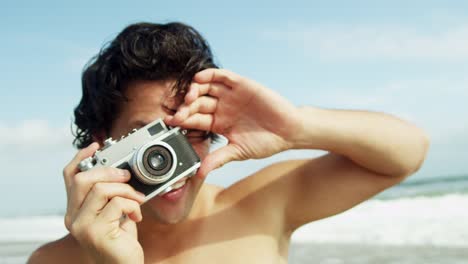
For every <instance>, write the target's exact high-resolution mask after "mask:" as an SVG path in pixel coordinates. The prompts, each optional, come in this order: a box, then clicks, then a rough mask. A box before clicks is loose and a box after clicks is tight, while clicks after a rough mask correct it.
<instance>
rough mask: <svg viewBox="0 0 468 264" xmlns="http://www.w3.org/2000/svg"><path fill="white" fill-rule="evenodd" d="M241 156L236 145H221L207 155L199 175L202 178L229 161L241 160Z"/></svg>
mask: <svg viewBox="0 0 468 264" xmlns="http://www.w3.org/2000/svg"><path fill="white" fill-rule="evenodd" d="M239 156H240V155H239V151H238V149H237V148H236V147H234V145H232V144H228V145H226V146H224V147H221V148H219V149H217V150H215V151H213V152H211V153H210V154H208V156H206V157H205V159H204V160H203V161H202V164H201V166H200V169H199V170H198V173H197V175H198V176H199V177H201V178H205V177H206V176H207V175H208V173H210V172H211V171H213V170H215V169H217V168H220V167H222V166H223V165H224V164H226V163H228V162H229V161H233V160H239Z"/></svg>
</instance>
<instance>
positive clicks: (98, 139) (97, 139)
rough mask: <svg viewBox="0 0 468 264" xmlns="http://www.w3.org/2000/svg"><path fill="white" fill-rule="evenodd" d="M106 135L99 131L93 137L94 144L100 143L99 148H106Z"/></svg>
mask: <svg viewBox="0 0 468 264" xmlns="http://www.w3.org/2000/svg"><path fill="white" fill-rule="evenodd" d="M106 138H107V137H106V133H105V132H104V131H99V132H97V133H94V134H93V135H92V139H93V142H97V143H99V146H100V147H102V146H104V140H106Z"/></svg>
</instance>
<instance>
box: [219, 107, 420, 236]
mask: <svg viewBox="0 0 468 264" xmlns="http://www.w3.org/2000/svg"><path fill="white" fill-rule="evenodd" d="M300 116H301V120H302V124H303V126H302V129H301V130H300V131H297V136H296V137H295V138H294V139H293V140H291V142H290V147H291V148H294V149H322V150H326V151H329V153H328V154H327V155H324V156H322V157H319V158H314V159H309V160H293V161H284V162H280V163H277V164H273V165H271V166H269V167H267V168H265V169H263V170H261V171H259V172H257V173H255V174H254V175H252V176H251V177H248V178H246V179H245V180H243V181H241V182H239V183H238V184H236V185H234V186H232V188H230V190H226V192H225V193H224V194H223V195H224V196H225V197H224V198H227V199H230V198H228V197H229V196H237V197H238V198H237V199H238V200H240V199H242V198H244V197H242V198H241V197H239V194H240V193H244V194H245V198H246V199H247V200H248V201H246V202H245V203H244V204H246V205H247V209H248V210H250V211H251V212H255V210H254V208H257V210H258V208H263V209H262V210H272V211H276V213H278V214H279V215H278V217H279V218H282V217H283V218H284V219H283V221H282V223H283V226H284V230H285V231H286V232H288V233H289V232H292V231H294V230H295V229H297V228H298V227H300V226H302V225H304V224H306V223H309V222H311V221H314V220H318V219H322V218H325V217H328V216H332V215H335V214H338V213H341V212H343V211H345V210H348V209H350V208H352V207H353V206H355V205H357V204H359V203H361V202H363V201H365V200H367V199H369V198H370V197H372V196H374V195H376V194H377V193H379V192H381V191H383V190H385V189H386V188H389V187H391V186H393V185H395V184H397V183H399V182H400V181H402V180H404V179H405V177H407V176H409V175H411V174H412V173H414V172H415V171H417V170H418V169H419V167H420V166H421V164H422V162H423V160H424V157H425V155H426V152H427V149H428V145H429V140H428V139H427V137H426V135H425V134H424V133H423V132H422V131H421V130H420V129H418V128H416V127H415V126H413V125H411V124H409V123H407V122H404V121H402V120H400V119H397V118H395V117H392V116H390V115H387V114H382V113H374V112H365V111H344V110H325V109H317V108H310V107H309V108H302V109H300ZM235 193H236V195H234V194H235ZM240 196H244V195H240Z"/></svg>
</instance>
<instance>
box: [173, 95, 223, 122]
mask: <svg viewBox="0 0 468 264" xmlns="http://www.w3.org/2000/svg"><path fill="white" fill-rule="evenodd" d="M217 103H218V99H216V98H214V97H211V96H202V97H199V98H198V99H197V100H195V101H194V102H192V103H191V104H189V105H187V104H184V105H182V106H180V107H179V108H178V109H177V113H176V114H175V115H174V120H173V121H174V122H175V123H180V122H182V121H183V120H185V119H187V118H188V117H189V116H191V115H193V114H196V113H201V114H211V113H214V112H215V110H216V106H217Z"/></svg>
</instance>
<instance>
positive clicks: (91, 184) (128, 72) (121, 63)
mask: <svg viewBox="0 0 468 264" xmlns="http://www.w3.org/2000/svg"><path fill="white" fill-rule="evenodd" d="M82 82H83V98H82V100H81V102H80V104H79V105H78V107H77V108H76V109H75V122H76V124H77V127H78V131H77V135H76V142H75V143H76V144H77V146H78V147H79V148H82V150H81V151H79V152H78V154H77V155H76V156H75V158H74V159H73V160H72V161H71V162H70V163H69V164H68V165H67V166H66V167H65V169H64V179H65V185H66V188H67V195H68V206H67V213H66V216H65V225H66V227H67V229H68V230H69V231H70V234H68V235H67V236H65V237H64V238H62V239H60V240H58V241H55V242H52V243H49V244H47V245H44V246H42V247H41V248H39V249H38V250H36V252H34V253H33V255H32V256H31V258H30V260H29V262H30V263H63V262H64V261H66V262H67V263H93V262H97V263H143V262H145V263H286V262H287V254H288V246H289V242H290V237H291V234H292V233H293V232H294V230H296V229H297V228H299V227H300V226H302V225H304V224H307V223H310V222H312V221H315V220H318V219H322V218H325V217H328V216H332V215H335V214H338V213H341V212H343V211H345V210H347V209H349V208H351V207H353V206H355V205H357V204H359V203H361V202H362V201H365V200H367V199H369V198H370V197H372V196H374V195H375V194H377V193H379V192H381V191H382V190H384V189H386V188H389V187H391V186H393V185H395V184H397V183H399V182H401V181H402V180H404V179H405V178H406V177H407V176H409V175H411V174H412V173H414V172H415V171H417V170H418V169H419V167H420V166H421V164H422V162H423V160H424V157H425V155H426V152H427V149H428V144H429V143H428V139H427V137H426V136H425V134H424V133H423V132H422V131H421V130H420V129H418V128H416V127H415V126H413V125H411V124H408V123H406V122H404V121H402V120H399V119H397V118H395V117H392V116H389V115H386V114H382V113H372V112H365V111H344V110H327V109H319V108H314V107H301V108H299V107H296V106H294V105H293V104H291V103H290V102H288V101H287V100H286V99H284V98H283V97H281V96H280V95H278V94H276V93H274V92H273V91H271V90H269V89H268V88H266V87H264V86H262V85H261V84H258V83H256V82H254V81H252V80H249V79H247V78H244V77H242V76H239V75H237V74H235V73H232V72H229V71H227V70H223V69H217V68H216V65H215V64H214V63H213V58H212V55H211V51H210V49H209V47H208V45H207V44H206V42H205V41H204V39H203V38H202V37H201V36H200V35H199V34H198V33H197V32H196V31H195V30H194V29H193V28H191V27H189V26H186V25H183V24H180V23H169V24H163V25H160V24H149V23H141V24H134V25H131V26H129V27H127V28H126V29H124V30H123V31H122V32H121V33H120V34H119V35H118V36H117V37H116V39H114V40H113V41H112V42H111V43H110V45H108V46H107V47H105V48H104V49H103V50H102V51H101V52H100V53H99V55H97V57H96V58H95V59H94V60H93V61H92V63H90V64H89V65H87V67H86V69H85V71H84V73H83V79H82ZM157 118H163V119H164V121H165V122H166V124H168V125H170V126H181V127H183V128H185V129H187V130H188V131H189V133H188V135H187V137H188V139H189V141H190V143H191V144H192V145H193V147H194V149H195V151H196V152H197V153H198V155H199V156H200V157H201V159H202V165H201V167H200V169H199V170H198V172H197V175H196V176H193V177H191V178H189V179H182V180H180V181H179V182H178V183H177V186H178V188H177V189H176V190H173V191H171V192H169V193H167V194H165V195H162V196H156V197H154V198H152V199H151V200H149V201H147V202H146V203H144V204H143V205H142V206H141V207H140V205H141V204H142V202H143V198H144V196H143V195H142V194H140V193H138V192H136V191H135V190H134V189H132V188H131V187H130V185H128V184H126V182H127V181H128V180H129V178H130V174H129V172H128V171H125V170H120V169H116V168H95V169H92V170H89V171H86V172H79V170H78V168H77V165H78V164H79V162H80V161H81V160H83V159H85V158H87V157H90V156H92V155H93V154H94V152H95V151H96V150H97V149H98V148H99V147H100V146H102V144H103V140H104V139H106V138H107V137H110V136H112V137H113V138H119V137H120V136H121V135H125V134H127V133H128V132H129V131H131V130H132V129H133V128H135V127H137V128H138V127H142V126H144V125H145V124H147V123H149V122H152V121H153V120H155V119H157ZM215 134H219V135H223V136H224V137H226V138H227V140H228V144H227V145H226V146H224V147H222V148H220V149H218V150H216V151H214V152H212V153H209V145H210V142H211V140H212V139H213V138H214V135H215ZM93 141H94V142H97V143H92V142H93ZM289 149H321V150H326V151H328V154H326V155H324V156H321V157H318V158H311V159H306V160H290V161H284V162H279V163H276V164H271V165H270V166H268V167H266V168H264V169H262V170H260V171H258V172H256V173H254V174H252V175H250V176H248V177H245V178H243V179H242V180H240V181H239V182H237V183H235V184H233V185H232V186H229V187H228V188H220V187H216V186H213V185H210V184H206V183H203V181H204V179H205V177H206V176H207V175H208V173H209V172H210V171H212V170H214V169H216V168H219V167H221V166H222V165H224V164H225V163H227V162H229V161H233V160H246V159H261V158H265V157H269V156H271V155H273V154H276V153H279V152H281V151H285V150H289ZM239 176H242V177H244V176H246V175H239ZM122 215H127V216H128V217H127V218H126V219H125V220H122V218H121V216H122Z"/></svg>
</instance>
